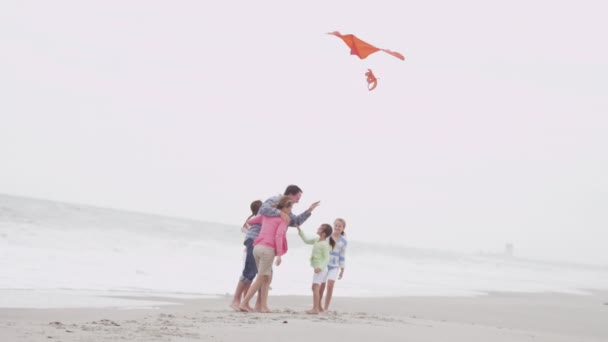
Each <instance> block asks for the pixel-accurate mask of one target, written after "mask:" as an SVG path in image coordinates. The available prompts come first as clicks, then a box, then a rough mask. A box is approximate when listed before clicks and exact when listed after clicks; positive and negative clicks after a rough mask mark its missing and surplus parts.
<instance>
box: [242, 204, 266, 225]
mask: <svg viewBox="0 0 608 342" xmlns="http://www.w3.org/2000/svg"><path fill="white" fill-rule="evenodd" d="M261 206H262V201H260V200H255V201H253V202H251V204H250V205H249V208H250V209H251V215H249V217H248V218H247V219H246V220H245V223H243V227H245V226H247V221H249V219H250V218H252V217H254V216H255V215H257V214H258V211H260V207H261Z"/></svg>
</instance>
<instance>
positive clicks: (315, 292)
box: [306, 284, 319, 315]
mask: <svg viewBox="0 0 608 342" xmlns="http://www.w3.org/2000/svg"><path fill="white" fill-rule="evenodd" d="M306 313H307V314H313V315H316V314H318V313H319V284H312V310H308V311H306Z"/></svg>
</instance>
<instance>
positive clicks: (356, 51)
mask: <svg viewBox="0 0 608 342" xmlns="http://www.w3.org/2000/svg"><path fill="white" fill-rule="evenodd" d="M327 34H330V35H333V36H336V37H338V38H340V39H342V41H343V42H344V43H345V44H346V45H347V46H348V47H349V48H350V54H351V55H355V56H357V57H359V59H366V58H367V57H368V56H369V55H371V54H373V53H376V52H378V51H382V52H386V53H388V54H389V55H391V56H393V57H396V58H399V59H400V60H402V61H404V60H405V57H404V56H403V55H402V54H401V53H399V52H396V51H392V50H389V49H381V48H378V47H376V46H374V45H371V44H370V43H367V42H365V41H363V40H361V39H360V38H359V37H357V36H355V35H354V34H341V33H340V32H338V31H334V32H328V33H327ZM365 76H366V80H367V90H369V91H372V90H374V89H376V87H377V86H378V79H377V78H376V76H374V73H373V72H372V70H371V69H367V72H366V73H365Z"/></svg>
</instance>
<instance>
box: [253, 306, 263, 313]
mask: <svg viewBox="0 0 608 342" xmlns="http://www.w3.org/2000/svg"><path fill="white" fill-rule="evenodd" d="M253 311H255V312H262V306H261V305H258V304H256V305H255V306H254V307H253Z"/></svg>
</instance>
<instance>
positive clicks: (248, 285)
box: [241, 283, 251, 299]
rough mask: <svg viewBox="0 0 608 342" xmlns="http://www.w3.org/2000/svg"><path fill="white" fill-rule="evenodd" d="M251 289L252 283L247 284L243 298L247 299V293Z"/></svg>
mask: <svg viewBox="0 0 608 342" xmlns="http://www.w3.org/2000/svg"><path fill="white" fill-rule="evenodd" d="M249 287H251V283H249V284H245V288H244V289H243V298H245V296H246V295H247V291H249ZM241 299H242V298H241Z"/></svg>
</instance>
